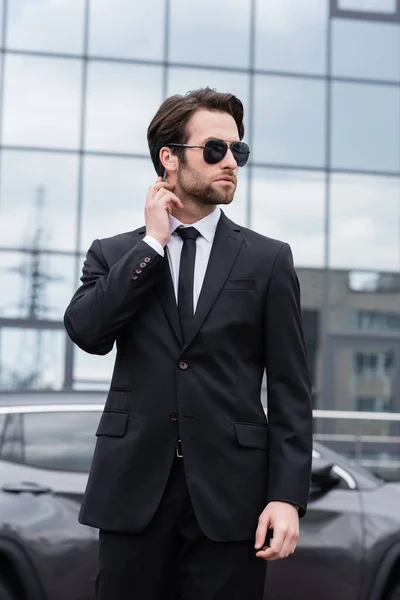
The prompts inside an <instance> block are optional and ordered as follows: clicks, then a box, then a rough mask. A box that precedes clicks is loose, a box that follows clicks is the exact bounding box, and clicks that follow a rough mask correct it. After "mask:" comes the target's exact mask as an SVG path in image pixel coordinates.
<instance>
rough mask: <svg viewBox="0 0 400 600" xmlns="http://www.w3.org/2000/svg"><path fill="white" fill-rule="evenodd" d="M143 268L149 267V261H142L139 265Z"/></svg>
mask: <svg viewBox="0 0 400 600" xmlns="http://www.w3.org/2000/svg"><path fill="white" fill-rule="evenodd" d="M139 266H140V267H141V268H142V269H145V268H146V267H147V263H145V262H144V261H143V262H141V263H140V265H139Z"/></svg>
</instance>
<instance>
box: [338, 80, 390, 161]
mask: <svg viewBox="0 0 400 600" xmlns="http://www.w3.org/2000/svg"><path fill="white" fill-rule="evenodd" d="M399 105H400V90H399V88H395V87H392V86H383V85H367V84H361V83H340V82H333V83H332V138H331V149H332V166H333V167H335V168H339V169H340V168H348V169H349V168H350V169H371V170H374V171H379V170H383V171H395V172H398V170H399V163H400V137H399V134H398V132H399V128H400V121H399Z"/></svg>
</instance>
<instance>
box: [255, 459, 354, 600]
mask: <svg viewBox="0 0 400 600" xmlns="http://www.w3.org/2000/svg"><path fill="white" fill-rule="evenodd" d="M332 466H333V465H332V464H330V465H329V464H327V461H324V460H323V459H322V457H321V456H320V455H318V454H316V455H315V456H314V458H313V476H312V485H311V494H310V501H309V505H308V511H307V514H306V516H305V517H304V518H302V519H301V520H300V539H299V542H298V546H297V549H296V552H295V553H294V554H293V555H292V556H291V557H289V558H287V559H285V560H282V561H275V562H271V563H269V565H268V571H267V578H266V587H265V590H266V591H265V598H266V599H267V598H268V600H293V598H296V600H321V598H323V600H338V598H340V600H357V598H359V597H360V581H361V569H362V559H363V532H362V505H361V501H360V493H359V492H358V491H357V489H356V487H357V486H356V482H355V480H354V479H353V477H352V476H351V475H350V474H349V473H348V472H347V471H345V470H344V469H343V468H342V467H339V466H338V465H336V466H334V467H333V470H332V473H331V476H332V484H333V483H334V480H335V479H336V483H335V485H334V486H330V485H329V484H328V475H329V472H330V469H332ZM321 469H325V470H326V474H327V482H326V485H321V478H320V477H319V478H318V477H317V473H318V472H319V474H321Z"/></svg>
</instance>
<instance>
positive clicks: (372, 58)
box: [332, 19, 400, 81]
mask: <svg viewBox="0 0 400 600" xmlns="http://www.w3.org/2000/svg"><path fill="white" fill-rule="evenodd" d="M332 33H333V55H332V70H333V74H334V75H339V76H340V75H341V76H346V77H358V78H362V77H364V78H366V79H381V80H383V79H387V80H389V81H390V80H392V81H399V78H400V27H399V26H398V25H397V24H394V23H374V22H371V21H355V20H354V19H350V20H347V19H334V20H333V22H332Z"/></svg>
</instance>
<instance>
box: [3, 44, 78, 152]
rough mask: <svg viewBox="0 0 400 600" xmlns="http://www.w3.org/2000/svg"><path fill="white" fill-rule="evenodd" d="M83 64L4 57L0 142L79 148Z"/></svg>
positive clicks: (31, 57)
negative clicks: (2, 116) (1, 137)
mask: <svg viewBox="0 0 400 600" xmlns="http://www.w3.org/2000/svg"><path fill="white" fill-rule="evenodd" d="M81 73H82V62H81V61H79V60H74V59H58V58H38V57H33V56H14V55H6V57H5V75H4V121H3V123H4V125H3V127H4V134H3V143H5V144H21V145H31V146H56V147H63V148H78V145H79V119H80V95H81V81H82V75H81Z"/></svg>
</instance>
